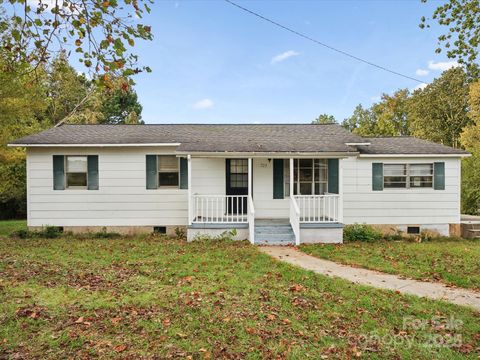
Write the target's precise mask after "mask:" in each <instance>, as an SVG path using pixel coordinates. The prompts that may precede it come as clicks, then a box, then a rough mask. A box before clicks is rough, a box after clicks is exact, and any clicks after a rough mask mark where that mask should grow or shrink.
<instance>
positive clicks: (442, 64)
mask: <svg viewBox="0 0 480 360" xmlns="http://www.w3.org/2000/svg"><path fill="white" fill-rule="evenodd" d="M457 66H460V64H459V63H458V62H456V61H439V62H435V61H433V60H430V61H429V62H428V68H429V69H430V70H439V71H445V70H448V69H451V68H453V67H457Z"/></svg>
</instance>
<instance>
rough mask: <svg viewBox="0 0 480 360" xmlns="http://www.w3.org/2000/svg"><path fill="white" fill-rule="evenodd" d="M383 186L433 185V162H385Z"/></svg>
mask: <svg viewBox="0 0 480 360" xmlns="http://www.w3.org/2000/svg"><path fill="white" fill-rule="evenodd" d="M383 187H384V188H386V189H388V188H424V187H427V188H428V187H430V188H431V187H433V164H384V166H383Z"/></svg>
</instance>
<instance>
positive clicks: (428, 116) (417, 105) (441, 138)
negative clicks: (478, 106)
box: [408, 67, 472, 148]
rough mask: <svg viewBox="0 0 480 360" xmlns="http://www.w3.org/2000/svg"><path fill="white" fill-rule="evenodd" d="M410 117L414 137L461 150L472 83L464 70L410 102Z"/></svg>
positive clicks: (458, 69) (446, 74)
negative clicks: (469, 89)
mask: <svg viewBox="0 0 480 360" xmlns="http://www.w3.org/2000/svg"><path fill="white" fill-rule="evenodd" d="M408 117H409V121H410V124H411V132H412V134H413V135H415V136H417V137H420V138H422V139H426V140H431V141H434V142H437V143H442V144H445V145H448V146H453V147H456V148H458V147H460V134H461V132H462V129H463V128H464V127H465V126H467V125H469V124H471V123H472V122H471V120H470V118H469V116H468V82H467V75H466V73H465V71H464V69H463V68H461V67H456V68H453V69H449V70H447V71H445V72H443V73H442V75H441V76H440V77H439V78H437V79H435V80H434V81H433V82H432V83H431V84H429V85H427V87H425V88H424V89H423V90H421V89H419V90H416V91H415V92H414V93H413V95H412V97H411V98H410V100H409V105H408Z"/></svg>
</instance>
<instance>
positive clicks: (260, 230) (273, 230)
mask: <svg viewBox="0 0 480 360" xmlns="http://www.w3.org/2000/svg"><path fill="white" fill-rule="evenodd" d="M290 233H293V231H292V227H291V226H290V225H281V226H255V234H290Z"/></svg>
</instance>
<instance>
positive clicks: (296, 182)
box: [283, 158, 328, 198]
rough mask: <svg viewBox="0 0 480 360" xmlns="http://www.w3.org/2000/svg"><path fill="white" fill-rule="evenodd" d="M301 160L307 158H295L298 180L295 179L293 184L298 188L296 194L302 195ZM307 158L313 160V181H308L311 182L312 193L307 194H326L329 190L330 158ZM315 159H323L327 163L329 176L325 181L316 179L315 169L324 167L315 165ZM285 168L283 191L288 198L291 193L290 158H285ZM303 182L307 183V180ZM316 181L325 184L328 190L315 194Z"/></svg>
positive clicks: (294, 163) (294, 164)
mask: <svg viewBox="0 0 480 360" xmlns="http://www.w3.org/2000/svg"><path fill="white" fill-rule="evenodd" d="M300 160H305V159H293V167H294V171H295V167H296V168H297V180H294V184H293V186H294V188H296V190H297V191H296V192H297V194H296V195H302V194H300V183H301V181H300V166H299V161H300ZM306 160H311V161H312V180H311V182H310V181H308V183H311V187H312V192H311V194H307V195H324V194H325V193H327V192H328V159H318V158H317V159H315V158H312V159H306ZM315 160H319V161H322V162H324V164H325V169H326V172H327V176H326V178H325V181H316V179H315V171H316V170H321V169H322V167H320V168H318V167H317V168H316V167H315ZM297 164H298V165H297ZM283 168H284V170H283V171H284V173H283V178H284V181H283V186H284V191H283V193H284V198H288V197H289V195H290V159H285V160H284V161H283ZM287 169H288V171H287ZM294 179H295V177H294ZM303 182H304V183H305V181H303ZM316 183H319V184H324V185H325V189H326V191H325V192H324V193H323V194H315V184H316Z"/></svg>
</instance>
